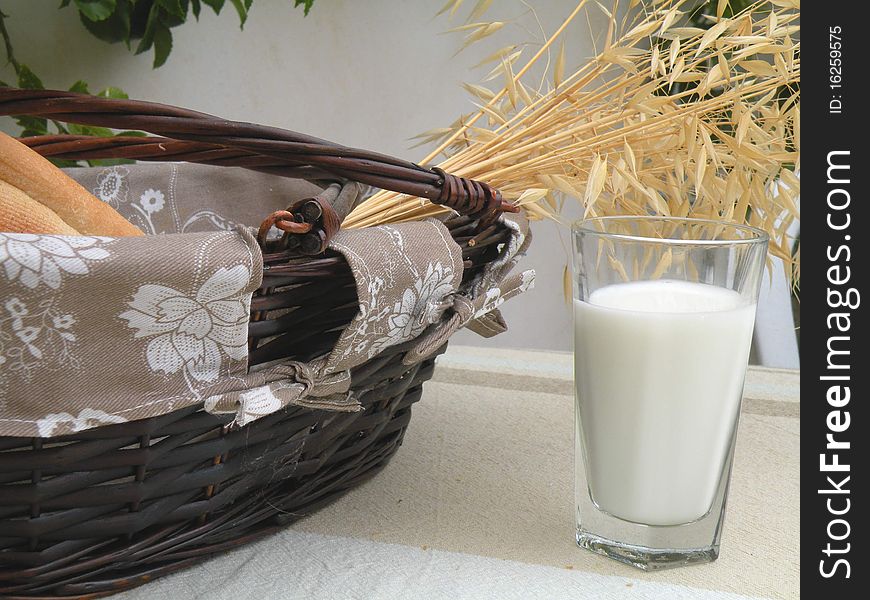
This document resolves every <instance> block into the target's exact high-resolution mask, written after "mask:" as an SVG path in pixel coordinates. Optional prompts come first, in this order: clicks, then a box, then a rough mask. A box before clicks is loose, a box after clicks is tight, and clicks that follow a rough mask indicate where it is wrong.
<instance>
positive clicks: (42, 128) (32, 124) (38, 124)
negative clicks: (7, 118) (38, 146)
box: [15, 115, 48, 137]
mask: <svg viewBox="0 0 870 600" xmlns="http://www.w3.org/2000/svg"><path fill="white" fill-rule="evenodd" d="M15 123H16V124H17V125H18V126H19V127H21V129H23V131H22V132H21V137H32V136H34V135H45V134H47V133H48V121H47V120H46V119H42V118H39V117H31V116H29V115H23V116H20V117H15Z"/></svg>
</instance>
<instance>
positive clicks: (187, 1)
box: [0, 0, 314, 166]
mask: <svg viewBox="0 0 870 600" xmlns="http://www.w3.org/2000/svg"><path fill="white" fill-rule="evenodd" d="M253 1H254V0H229V3H230V4H231V5H232V6H233V8H234V9H235V12H236V13H237V14H238V17H239V26H240V27H242V28H244V26H245V21H247V19H248V14H249V12H250V10H251V5H252V4H253ZM293 2H294V7H300V6H301V7H302V8H303V10H304V13H305V15H306V16H307V15H308V11H310V10H311V7H312V6H313V5H314V0H293ZM203 4H204V5H206V6H207V7H209V8H210V9H211V10H212V11H213V12H214V13H215V14H216V15H219V14H220V12H221V10H223V8H224V6H225V5H226V4H227V0H61V2H60V6H59V8H60V9H65V8H67V7H70V8H72V9H73V10H74V11H75V12H76V14H77V15H78V18H79V20H80V21H81V23H82V25H83V26H84V27H85V29H87V30H88V32H90V33H91V35H93V36H94V37H96V38H97V39H100V40H102V41H104V42H108V43H110V44H117V43H124V45H126V46H127V48H128V49H129V50H133V51H134V52H135V53H136V54H142V53H143V52H148V51H149V50H152V49H153V50H154V62H153V66H154V68H155V69H156V68H157V67H160V66H161V65H163V64H164V63H165V62H166V60H167V58H168V57H169V54H170V53H171V52H172V31H171V29H172V28H173V27H178V26H179V25H182V24H184V23H185V22H187V19H188V16H189V15H190V14H193V16H194V18H195V19H197V20H199V15H200V13H201V12H202V5H203ZM7 18H8V15H6V14H4V13H3V12H2V11H0V39H2V41H3V46H4V48H5V51H6V61H7V63H8V64H9V65H11V66H12V69H13V70H14V71H15V75H16V77H17V85H18V87H20V88H27V89H39V90H41V89H44V88H45V86H43V84H42V81H41V80H40V78H39V77H37V75H36V74H35V73H34V72H33V71H31V70H30V68H29V67H28V66H27V65H26V64H24V63H21V62H19V61H18V60H17V59H16V57H15V52H14V50H13V47H12V39H11V36H10V35H9V32H8V31H7V29H6V19H7ZM134 42H136V44H135V49H134V45H133V44H134ZM0 85H8V84H6V83H4V82H2V81H0ZM70 91H72V92H79V93H85V94H87V93H90V91H89V90H88V84H87V83H85V82H84V81H81V80H79V81H76V82H75V83H74V84H73V85H72V87H70ZM97 95H99V96H106V97H108V98H126V97H127V94H125V93H124V91H123V90H121V89H118V88H115V87H108V88H106V89H104V90H102V91H100V92H99V93H98V94H97ZM14 120H15V122H16V124H17V125H18V126H19V127H21V133H20V134H19V135H20V136H21V137H29V136H35V135H49V134H73V135H94V136H100V137H106V136H111V135H113V132H112V131H111V130H110V129H106V128H105V127H92V126H84V125H74V124H71V125H64V124H63V123H60V122H58V121H51V122H49V121H48V120H47V119H44V118H41V117H33V116H20V117H15V119H14ZM114 135H145V134H143V133H141V132H137V131H124V132H121V133H118V134H114ZM53 162H54V163H55V164H58V165H60V166H75V165H76V164H77V163H75V162H74V161H65V160H54V161H53ZM87 162H88V164H90V165H109V164H121V163H128V162H133V161H129V160H90V161H87Z"/></svg>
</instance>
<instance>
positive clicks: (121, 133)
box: [115, 131, 148, 137]
mask: <svg viewBox="0 0 870 600" xmlns="http://www.w3.org/2000/svg"><path fill="white" fill-rule="evenodd" d="M147 136H148V134H147V133H145V132H144V131H119V132H118V133H116V134H115V137H147Z"/></svg>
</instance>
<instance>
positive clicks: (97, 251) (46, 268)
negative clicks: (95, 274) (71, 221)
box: [0, 233, 112, 290]
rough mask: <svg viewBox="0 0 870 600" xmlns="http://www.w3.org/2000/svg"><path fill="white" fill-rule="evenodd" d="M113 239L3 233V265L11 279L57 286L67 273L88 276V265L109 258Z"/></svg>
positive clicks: (0, 259)
mask: <svg viewBox="0 0 870 600" xmlns="http://www.w3.org/2000/svg"><path fill="white" fill-rule="evenodd" d="M111 242H112V238H107V237H89V236H64V235H38V234H33V233H0V265H2V267H3V268H2V273H0V276H5V277H6V278H7V279H9V280H10V281H18V282H20V283H21V284H22V285H24V286H25V287H27V288H30V289H35V288H37V287H39V286H40V285H45V286H47V287H49V288H51V289H53V290H56V289H58V288H59V287H60V286H61V283H62V282H63V278H64V276H65V275H87V274H88V264H89V263H90V262H92V261H97V260H103V259H105V258H108V256H109V251H108V250H107V249H106V248H105V246H106V245H107V244H109V243H111Z"/></svg>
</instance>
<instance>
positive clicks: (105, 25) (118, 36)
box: [79, 0, 132, 47]
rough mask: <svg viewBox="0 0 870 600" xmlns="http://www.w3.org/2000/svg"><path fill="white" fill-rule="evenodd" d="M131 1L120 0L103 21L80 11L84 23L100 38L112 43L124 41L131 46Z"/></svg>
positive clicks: (86, 27) (92, 33)
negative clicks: (90, 17)
mask: <svg viewBox="0 0 870 600" xmlns="http://www.w3.org/2000/svg"><path fill="white" fill-rule="evenodd" d="M131 2H132V0H118V3H117V5H116V7H115V11H114V12H113V13H112V14H111V15H110V16H109V17H108V18H106V19H103V20H102V21H93V20H91V19H88V18H87V17H85V15H84V13H80V14H79V17H80V19H81V22H82V25H84V26H85V29H87V30H88V31H89V32H90V33H91V35H93V36H94V37H95V38H97V39H99V40H103V41H104V42H109V43H110V44H115V43H118V42H124V43H125V44H127V47H129V46H130V15H131V10H130V7H131Z"/></svg>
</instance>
